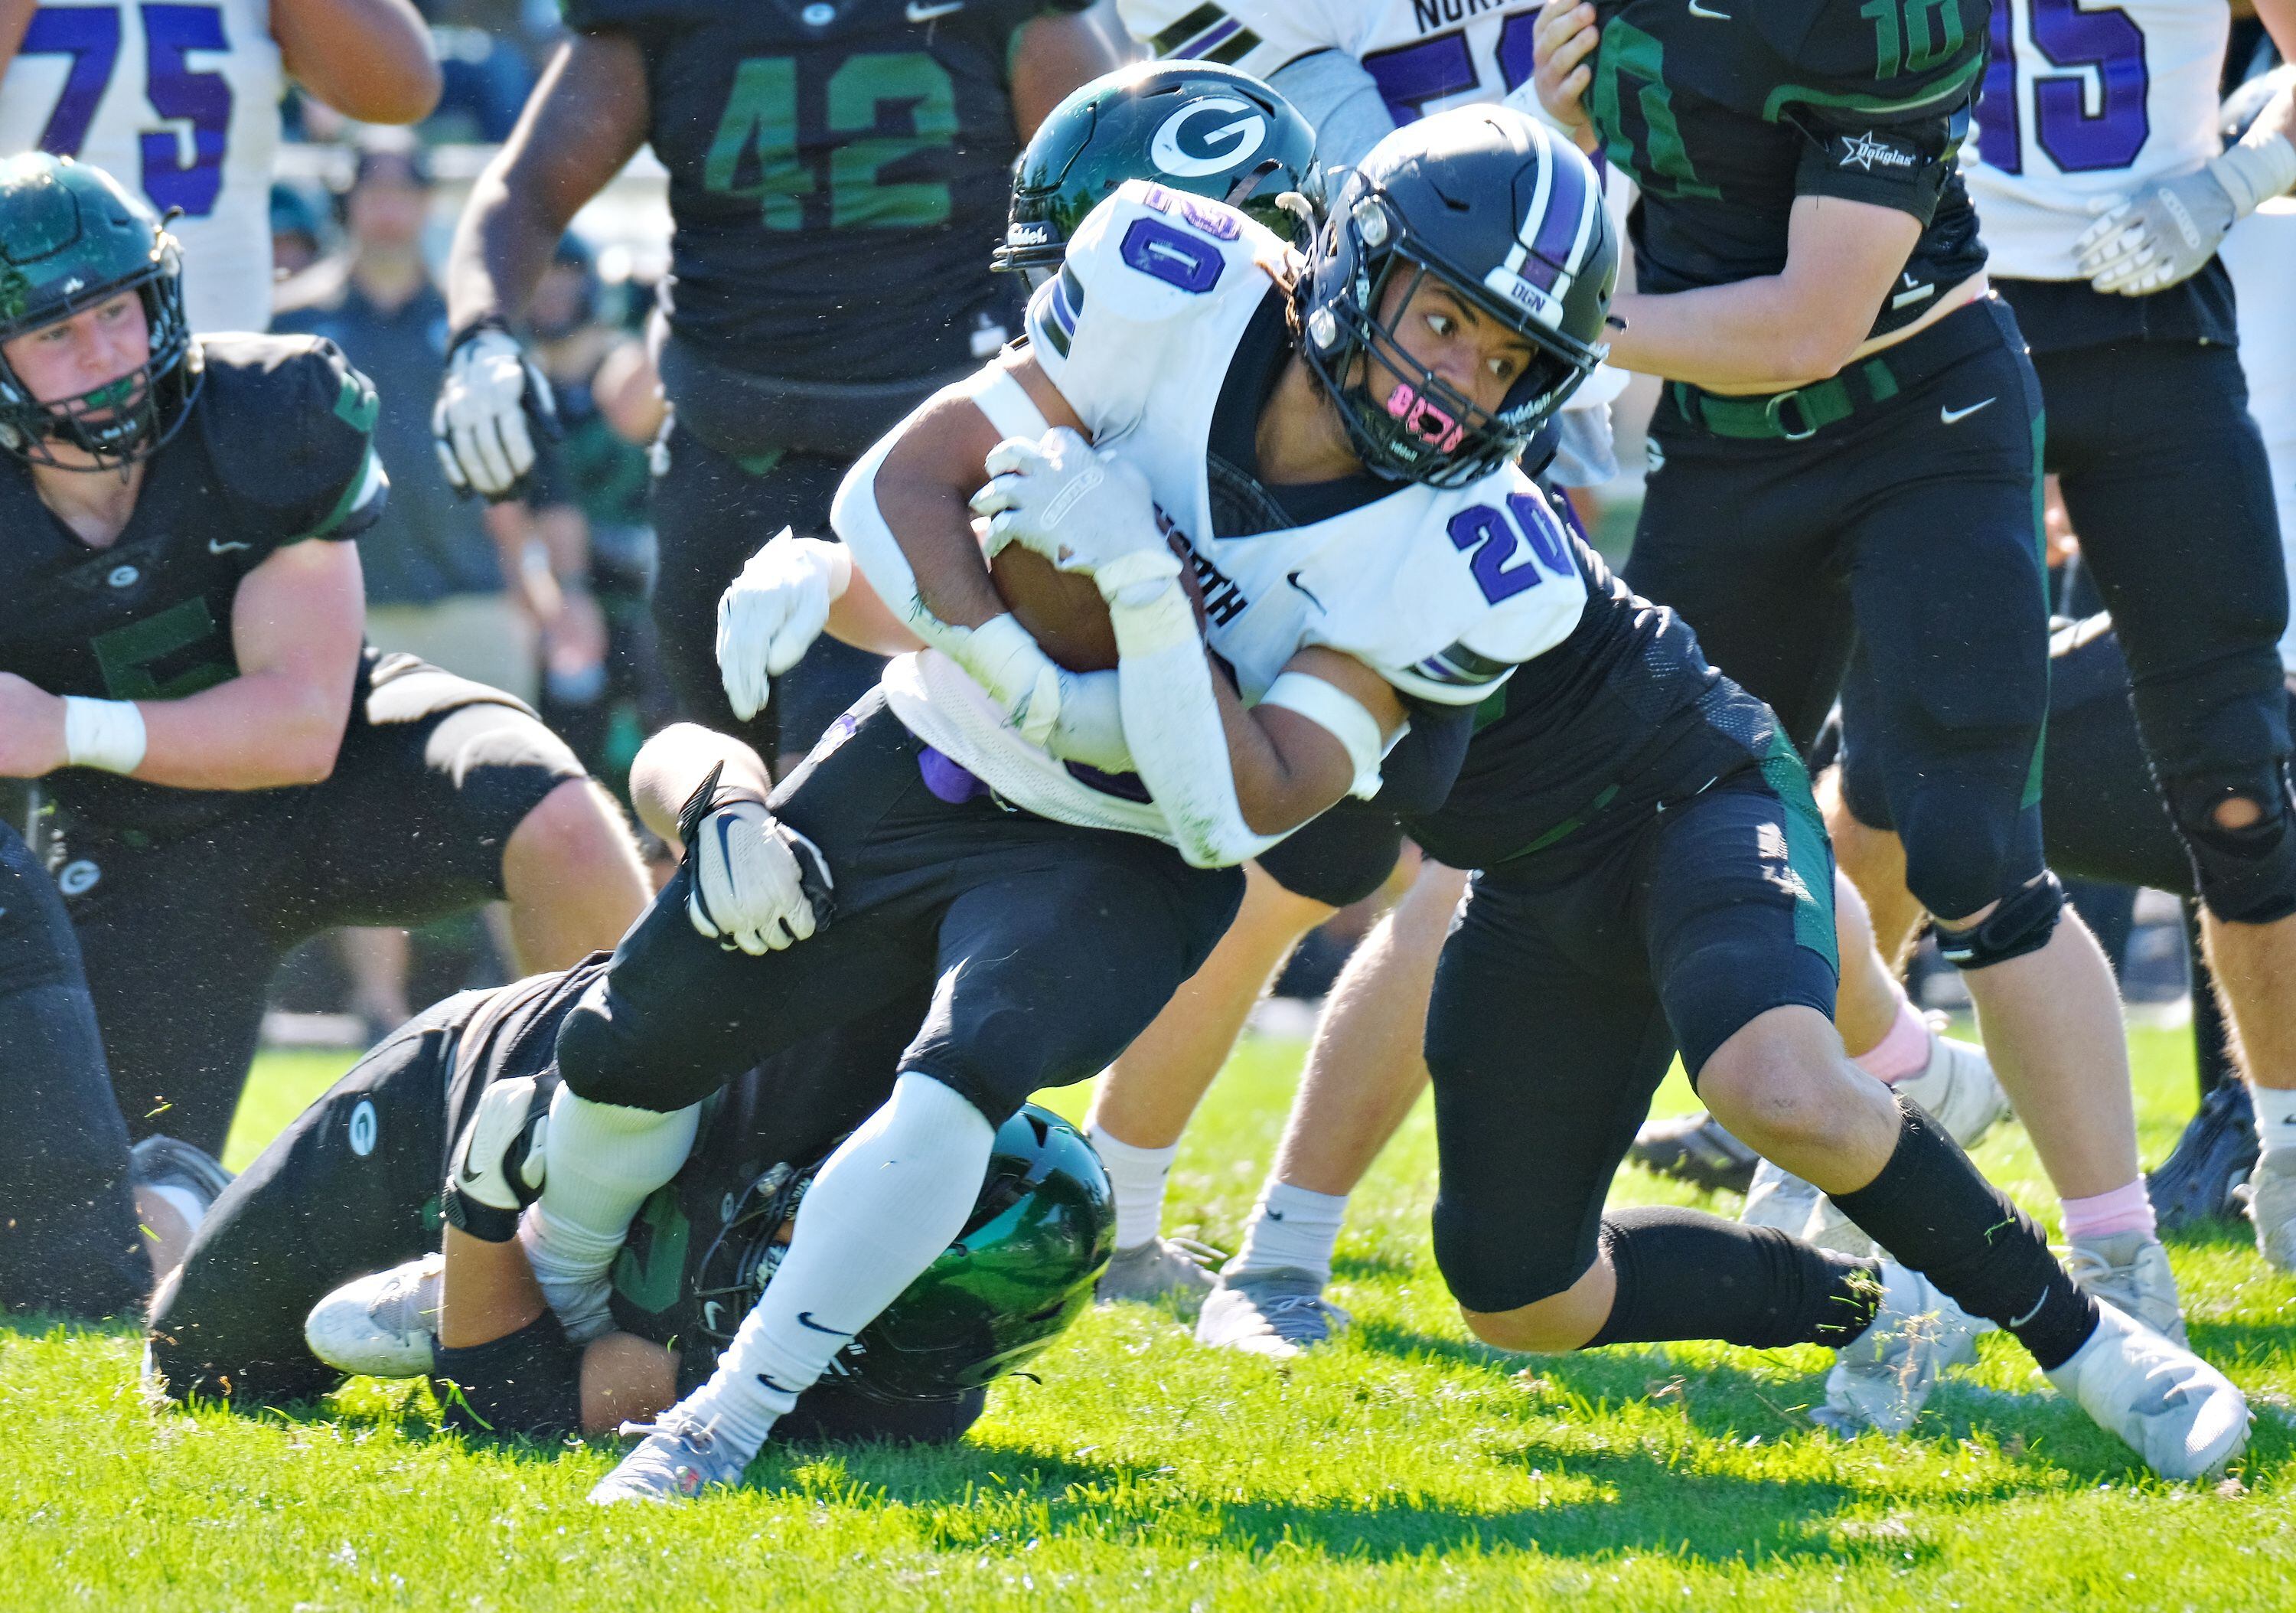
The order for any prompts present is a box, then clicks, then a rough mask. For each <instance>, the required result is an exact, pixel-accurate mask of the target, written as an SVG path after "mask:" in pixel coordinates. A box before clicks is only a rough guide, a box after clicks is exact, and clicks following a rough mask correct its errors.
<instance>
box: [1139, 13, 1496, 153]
mask: <svg viewBox="0 0 2296 1613" xmlns="http://www.w3.org/2000/svg"><path fill="white" fill-rule="evenodd" d="M1538 5H1539V0H1497V3H1496V4H1494V3H1493V0H1218V4H1204V5H1200V4H1195V3H1194V0H1117V5H1116V9H1117V12H1118V14H1119V15H1120V16H1121V17H1122V18H1123V19H1124V26H1125V27H1126V28H1128V29H1130V30H1131V32H1132V37H1134V38H1136V39H1137V40H1139V41H1140V42H1141V43H1142V44H1144V45H1147V46H1148V47H1149V48H1150V49H1151V50H1152V51H1154V52H1155V53H1156V54H1157V55H1159V56H1166V57H1173V58H1184V59H1189V60H1193V61H1200V62H1225V63H1226V64H1227V65H1228V66H1230V67H1233V68H1238V69H1241V70H1243V71H1244V72H1247V73H1251V74H1255V75H1257V76H1258V77H1259V78H1267V76H1268V75H1269V74H1270V73H1272V72H1274V71H1275V70H1276V69H1278V68H1280V67H1282V66H1283V65H1284V64H1285V63H1287V62H1296V61H1298V60H1299V59H1300V57H1302V56H1305V55H1308V54H1310V53H1313V52H1316V51H1324V50H1336V51H1344V52H1345V53H1347V54H1349V55H1350V56H1353V57H1354V58H1355V59H1356V60H1357V61H1358V62H1361V63H1363V67H1364V70H1365V72H1368V73H1369V74H1370V75H1371V76H1372V78H1373V81H1374V82H1375V83H1376V84H1377V85H1378V86H1379V88H1380V94H1381V95H1382V96H1383V97H1384V98H1385V100H1386V102H1387V107H1388V111H1390V112H1391V113H1393V114H1394V117H1395V120H1396V121H1397V122H1398V123H1408V122H1410V121H1411V120H1412V119H1415V118H1423V117H1425V116H1427V114H1428V113H1430V112H1439V111H1446V110H1447V109H1448V108H1451V107H1454V106H1468V105H1472V104H1474V103H1479V102H1486V101H1497V100H1499V99H1500V98H1502V97H1503V96H1505V95H1506V93H1507V92H1508V91H1509V90H1511V89H1513V88H1514V87H1516V86H1518V85H1521V84H1524V83H1527V82H1529V78H1530V69H1531V51H1530V43H1531V30H1532V26H1533V24H1534V23H1535V22H1536V21H1537V20H1538ZM1526 110H1530V109H1526Z"/></svg>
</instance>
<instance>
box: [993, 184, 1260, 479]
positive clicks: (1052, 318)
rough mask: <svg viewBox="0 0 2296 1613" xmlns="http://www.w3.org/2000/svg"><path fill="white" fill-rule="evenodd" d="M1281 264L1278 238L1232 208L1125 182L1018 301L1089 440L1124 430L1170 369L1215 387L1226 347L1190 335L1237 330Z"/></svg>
mask: <svg viewBox="0 0 2296 1613" xmlns="http://www.w3.org/2000/svg"><path fill="white" fill-rule="evenodd" d="M1282 264H1283V243H1282V242H1280V241H1278V240H1277V239H1276V238H1275V235H1273V234H1272V233H1271V232H1269V231H1268V230H1267V229H1266V228H1264V227H1263V226H1260V225H1259V224H1257V223H1255V222H1254V221H1253V220H1251V218H1246V217H1245V216H1244V215H1243V214H1242V213H1240V212H1238V211H1236V210H1234V208H1231V207H1227V206H1225V205H1223V204H1222V203H1220V202H1210V201H1206V200H1204V199H1203V198H1201V197H1198V196H1190V195H1185V194H1182V193H1178V192H1175V191H1169V190H1167V189H1165V188H1164V187H1163V186H1161V185H1152V184H1148V183H1146V182H1145V181H1143V180H1138V179H1133V180H1128V181H1126V182H1125V183H1124V184H1123V185H1119V186H1118V187H1117V190H1116V192H1115V193H1114V194H1112V195H1111V196H1110V197H1109V198H1108V200H1106V201H1105V202H1102V203H1101V204H1100V205H1099V206H1098V207H1096V208H1095V209H1093V210H1092V212H1091V213H1090V214H1089V215H1087V218H1085V221H1084V222H1083V223H1082V224H1080V225H1078V226H1077V233H1076V235H1074V236H1073V237H1072V238H1071V239H1070V243H1069V250H1068V258H1067V261H1066V262H1065V263H1064V264H1063V265H1062V269H1061V272H1060V273H1059V274H1058V275H1056V276H1054V277H1053V278H1052V279H1051V280H1049V281H1047V282H1046V284H1043V285H1042V286H1039V287H1038V288H1037V292H1036V295H1035V296H1033V297H1032V298H1030V299H1029V317H1028V329H1029V342H1030V345H1031V347H1032V349H1033V350H1034V352H1035V356H1036V359H1037V364H1038V365H1039V366H1041V367H1042V368H1043V370H1044V372H1045V374H1046V377H1047V378H1049V379H1050V380H1051V382H1052V383H1053V384H1054V386H1056V387H1058V388H1059V389H1060V391H1061V395H1062V397H1063V398H1065V399H1068V402H1069V406H1070V407H1071V408H1073V409H1075V410H1076V412H1077V413H1078V416H1081V417H1082V418H1083V420H1084V422H1085V424H1087V426H1089V427H1091V428H1092V430H1093V431H1094V432H1095V433H1098V432H1102V431H1104V430H1110V429H1115V428H1119V427H1122V426H1124V425H1128V424H1131V423H1132V422H1133V421H1135V420H1136V419H1137V418H1138V415H1139V410H1140V407H1141V406H1142V405H1143V404H1144V401H1145V399H1147V397H1148V395H1149V393H1150V391H1152V388H1153V387H1154V385H1155V384H1156V383H1158V382H1159V381H1160V380H1163V379H1166V378H1167V377H1168V376H1169V370H1170V366H1173V365H1175V364H1187V363H1201V364H1203V365H1204V366H1206V370H1207V373H1206V374H1205V375H1204V377H1203V382H1204V384H1205V385H1207V386H1209V387H1212V388H1214V389H1217V388H1218V385H1219V383H1220V378H1221V377H1222V376H1223V375H1224V374H1226V366H1227V361H1228V358H1229V357H1230V356H1231V353H1232V351H1233V342H1232V341H1231V342H1228V343H1226V344H1225V345H1219V344H1214V345H1215V346H1218V350H1217V351H1214V350H1210V349H1208V348H1207V347H1206V346H1205V344H1204V343H1203V342H1197V341H1195V340H1193V338H1194V337H1195V336H1196V335H1197V334H1198V333H1210V332H1211V331H1213V330H1215V329H1218V330H1221V331H1224V332H1226V333H1229V334H1230V335H1231V336H1232V335H1234V334H1240V333H1241V332H1242V328H1243V325H1244V324H1245V323H1246V322H1247V321H1249V320H1250V318H1251V314H1252V311H1253V310H1255V309H1258V308H1259V305H1260V303H1261V302H1262V301H1263V300H1265V299H1266V297H1267V293H1268V291H1269V289H1270V288H1271V287H1272V286H1273V285H1274V284H1275V274H1276V273H1277V272H1278V270H1279V269H1280V267H1281V266H1282ZM1231 326H1232V329H1231V328H1230V327H1231Z"/></svg>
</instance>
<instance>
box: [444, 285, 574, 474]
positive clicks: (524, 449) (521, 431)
mask: <svg viewBox="0 0 2296 1613" xmlns="http://www.w3.org/2000/svg"><path fill="white" fill-rule="evenodd" d="M537 430H538V431H539V432H541V433H542V434H543V436H544V437H545V439H555V438H556V437H557V435H558V400H557V399H556V397H555V396H554V395H553V393H552V392H551V390H550V383H549V381H548V380H547V379H545V377H544V375H543V374H542V372H541V371H540V370H538V369H537V368H535V366H534V363H533V361H532V360H531V359H529V358H527V356H526V350H525V349H524V348H522V347H521V346H520V345H519V344H518V341H517V339H516V338H515V337H513V336H512V335H511V333H509V332H507V331H504V330H499V329H496V327H494V326H492V325H480V326H479V327H477V328H476V329H474V330H472V331H471V332H470V333H468V334H466V335H465V336H463V339H462V340H461V341H460V342H456V343H455V345H454V346H453V347H452V348H450V349H449V350H447V380H446V383H445V384H444V385H442V386H441V387H440V388H439V403H438V407H435V408H433V409H432V410H431V411H430V435H431V438H432V440H433V446H434V447H436V448H437V449H438V450H439V468H440V469H442V470H444V471H445V472H446V473H447V482H448V484H449V485H450V486H452V487H453V488H454V490H455V491H456V492H458V493H470V492H477V493H481V494H483V495H485V496H486V497H487V498H488V499H503V498H511V497H512V495H513V494H515V493H516V492H517V491H518V490H519V484H520V483H521V482H522V481H525V479H526V477H527V474H528V473H529V472H531V471H532V470H533V469H534V434H535V432H537Z"/></svg>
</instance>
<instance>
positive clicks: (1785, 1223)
mask: <svg viewBox="0 0 2296 1613" xmlns="http://www.w3.org/2000/svg"><path fill="white" fill-rule="evenodd" d="M1824 1198H1825V1194H1823V1193H1821V1192H1819V1191H1818V1190H1817V1189H1816V1188H1814V1187H1812V1186H1810V1184H1809V1183H1808V1182H1806V1181H1803V1180H1802V1179H1801V1178H1800V1177H1799V1176H1796V1175H1795V1174H1793V1173H1792V1172H1791V1171H1788V1170H1787V1169H1786V1168H1785V1167H1784V1166H1783V1165H1779V1164H1772V1163H1771V1162H1770V1161H1769V1160H1767V1159H1765V1160H1763V1161H1762V1162H1761V1164H1758V1165H1756V1166H1755V1167H1754V1181H1753V1185H1752V1186H1751V1187H1749V1188H1748V1189H1746V1207H1745V1208H1743V1210H1740V1211H1739V1212H1738V1219H1739V1221H1740V1222H1743V1223H1744V1224H1745V1225H1747V1226H1750V1227H1775V1228H1776V1229H1777V1230H1779V1231H1781V1232H1784V1234H1785V1235H1786V1236H1787V1237H1789V1238H1800V1236H1801V1235H1802V1232H1803V1230H1804V1229H1806V1228H1807V1227H1808V1225H1809V1222H1810V1218H1811V1217H1812V1216H1813V1215H1815V1214H1816V1212H1817V1206H1818V1205H1819V1203H1820V1202H1821V1201H1822V1200H1823V1199H1824Z"/></svg>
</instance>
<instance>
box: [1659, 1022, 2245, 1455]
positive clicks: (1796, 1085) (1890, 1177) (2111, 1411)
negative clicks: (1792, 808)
mask: <svg viewBox="0 0 2296 1613" xmlns="http://www.w3.org/2000/svg"><path fill="white" fill-rule="evenodd" d="M1839 1046H1840V1044H1839V1041H1838V1040H1837V1039H1836V1038H1835V1037H1834V1036H1833V1031H1832V1027H1831V1026H1828V1025H1825V1024H1824V1021H1823V1018H1822V1016H1817V1015H1815V1014H1812V1013H1810V1012H1808V1010H1806V1009H1800V1008H1778V1009H1774V1010H1772V1011H1771V1012H1769V1013H1767V1014H1765V1015H1763V1016H1760V1017H1759V1018H1758V1019H1756V1020H1754V1021H1752V1022H1751V1023H1750V1024H1749V1025H1746V1026H1745V1027H1744V1028H1743V1030H1741V1031H1740V1032H1739V1033H1737V1035H1735V1036H1734V1037H1732V1038H1731V1040H1730V1041H1728V1042H1726V1043H1725V1044H1724V1046H1723V1047H1722V1048H1721V1049H1719V1050H1718V1051H1717V1052H1716V1054H1715V1055H1714V1056H1713V1058H1711V1059H1710V1060H1708V1061H1707V1063H1706V1065H1705V1066H1704V1067H1703V1068H1702V1071H1701V1073H1700V1082H1699V1084H1700V1090H1701V1091H1702V1093H1703V1094H1704V1095H1705V1097H1706V1099H1707V1101H1708V1102H1709V1103H1710V1104H1711V1105H1713V1107H1714V1109H1715V1112H1716V1113H1717V1114H1718V1115H1720V1116H1721V1117H1722V1119H1723V1121H1724V1123H1726V1124H1727V1125H1729V1126H1730V1127H1731V1129H1732V1130H1733V1131H1734V1132H1737V1133H1738V1134H1739V1135H1740V1136H1742V1137H1744V1138H1746V1139H1747V1140H1749V1141H1750V1142H1752V1143H1753V1144H1754V1145H1755V1146H1756V1147H1757V1148H1760V1149H1761V1150H1762V1151H1763V1152H1764V1154H1765V1155H1766V1156H1768V1157H1772V1158H1775V1159H1777V1160H1778V1162H1779V1163H1781V1164H1784V1165H1786V1166H1787V1167H1788V1168H1790V1169H1792V1170H1794V1171H1795V1172H1796V1173H1797V1174H1800V1175H1804V1176H1806V1177H1808V1179H1810V1180H1813V1181H1816V1183H1817V1184H1818V1185H1819V1187H1820V1188H1821V1189H1825V1190H1826V1191H1827V1192H1829V1193H1830V1195H1831V1196H1832V1197H1833V1200H1834V1202H1835V1203H1836V1204H1837V1205H1838V1206H1841V1209H1842V1210H1843V1211H1844V1212H1845V1213H1846V1214H1848V1215H1849V1217H1850V1219H1851V1220H1852V1221H1854V1222H1857V1224H1858V1225H1859V1226H1860V1227H1861V1228H1863V1229H1864V1230H1866V1232H1867V1233H1869V1234H1870V1235H1872V1236H1873V1237H1874V1239H1875V1240H1876V1241H1878V1242H1879V1243H1880V1244H1881V1246H1882V1247H1884V1248H1886V1249H1889V1250H1890V1252H1891V1253H1892V1254H1893V1255H1895V1256H1896V1257H1897V1258H1898V1259H1899V1260H1902V1261H1903V1262H1904V1263H1906V1264H1907V1266H1909V1267H1911V1268H1912V1269H1913V1270H1915V1271H1918V1272H1920V1273H1921V1274H1922V1276H1923V1277H1924V1278H1926V1279H1927V1280H1929V1281H1930V1282H1931V1283H1932V1284H1934V1285H1935V1287H1936V1288H1937V1289H1938V1290H1939V1292H1940V1293H1942V1294H1944V1295H1945V1296H1947V1297H1948V1298H1949V1299H1951V1300H1952V1301H1953V1302H1954V1303H1955V1304H1957V1305H1959V1306H1960V1307H1961V1308H1962V1309H1963V1310H1964V1311H1966V1312H1969V1313H1972V1315H1976V1316H1981V1317H1984V1318H1986V1319H1987V1320H1989V1321H1993V1322H1995V1323H1996V1324H1997V1325H1998V1326H2000V1327H2001V1328H2003V1329H2006V1330H2007V1331H2008V1332H2010V1333H2011V1334H2013V1336H2014V1337H2016V1338H2017V1340H2018V1341H2019V1342H2020V1343H2021V1344H2022V1345H2024V1346H2025V1347H2026V1348H2027V1349H2028V1350H2029V1351H2030V1352H2031V1354H2032V1355H2033V1357H2034V1359H2035V1361H2037V1362H2038V1363H2039V1364H2040V1366H2041V1368H2042V1370H2044V1371H2045V1372H2046V1373H2047V1374H2048V1375H2049V1377H2050V1379H2051V1381H2052V1382H2054V1383H2055V1384H2056V1386H2057V1387H2058V1388H2059V1389H2061V1390H2062V1391H2063V1392H2064V1393H2065V1394H2067V1395H2071V1396H2072V1397H2073V1398H2074V1399H2076V1400H2078V1401H2079V1403H2080V1404H2081V1406H2082V1408H2083V1409H2084V1410H2085V1411H2087V1412H2088V1413H2089V1415H2090V1416H2092V1417H2093V1418H2095V1420H2097V1421H2098V1422H2099V1423H2100V1424H2101V1425H2103V1427H2105V1428H2108V1429H2110V1430H2111V1431H2112V1432H2113V1433H2114V1434H2116V1435H2118V1436H2120V1438H2122V1439H2123V1440H2125V1441H2126V1442H2127V1443H2128V1444H2129V1445H2130V1446H2132V1447H2133V1448H2134V1449H2135V1450H2136V1451H2137V1452H2138V1453H2139V1454H2141V1455H2142V1456H2143V1457H2144V1460H2145V1461H2146V1462H2147V1463H2148V1464H2149V1465H2150V1466H2152V1467H2153V1469H2154V1470H2155V1471H2157V1472H2159V1473H2161V1475H2162V1476H2163V1477H2171V1478H2194V1477H2200V1476H2202V1474H2205V1473H2207V1472H2210V1471H2211V1470H2213V1469H2218V1468H2220V1467H2222V1466H2223V1464H2224V1463H2225V1462H2226V1461H2229V1460H2231V1458H2232V1457H2233V1456H2235V1455H2236V1454H2237V1453H2239V1452H2240V1450H2241V1449H2242V1448H2243V1446H2244V1445H2245V1444H2247V1438H2248V1409H2247V1403H2246V1402H2245V1401H2244V1400H2243V1398H2242V1396H2241V1394H2240V1391H2239V1390H2238V1389H2236V1388H2235V1387H2233V1385H2232V1384H2231V1383H2230V1382H2229V1381H2228V1380H2227V1379H2226V1378H2225V1377H2224V1376H2223V1374H2221V1373H2219V1372H2218V1371H2217V1370H2216V1369H2215V1368H2213V1367H2211V1366H2210V1365H2208V1364H2207V1363H2206V1362H2203V1361H2202V1360H2201V1359H2200V1358H2199V1357H2198V1356H2196V1355H2194V1354H2192V1353H2191V1352H2190V1351H2189V1350H2186V1349H2185V1348H2184V1347H2182V1346H2179V1345H2177V1344H2176V1343H2174V1342H2173V1341H2171V1340H2169V1338H2167V1337H2163V1336H2161V1334H2159V1333H2157V1332H2155V1331H2153V1329H2150V1328H2148V1327H2145V1326H2144V1325H2143V1324H2142V1323H2141V1322H2138V1321H2134V1320H2132V1319H2130V1318H2129V1317H2128V1315H2127V1314H2125V1313H2122V1312H2120V1310H2118V1309H2117V1308H2116V1307H2114V1306H2112V1305H2111V1304H2103V1303H2101V1302H2099V1301H2098V1300H2097V1299H2095V1297H2093V1296H2092V1295H2091V1293H2090V1292H2089V1291H2087V1290H2086V1289H2084V1288H2082V1287H2081V1286H2080V1285H2079V1284H2077V1283H2076V1282H2075V1281H2074V1280H2073V1279H2072V1276H2071V1273H2069V1272H2068V1271H2066V1270H2065V1269H2064V1268H2063V1267H2062V1266H2060V1265H2059V1264H2058V1263H2057V1262H2056V1260H2055V1259H2054V1256H2052V1255H2050V1253H2049V1248H2048V1245H2047V1243H2046V1239H2044V1238H2043V1236H2042V1233H2041V1230H2040V1229H2039V1227H2038V1226H2037V1225H2036V1224H2035V1223H2034V1222H2033V1221H2032V1220H2031V1218H2030V1217H2029V1216H2027V1215H2025V1214H2023V1212H2021V1211H2020V1210H2018V1209H2017V1208H2016V1206H2014V1205H2013V1204H2012V1203H2010V1201H2009V1199H2008V1198H2007V1197H2005V1195H2004V1194H2002V1193H2001V1191H2000V1190H1999V1189H1997V1188H1995V1187H1993V1186H1992V1185H1991V1184H1990V1183H1989V1182H1987V1181H1985V1179H1984V1178H1983V1177H1982V1176H1980V1175H1979V1174H1978V1173H1977V1170H1976V1167H1975V1166H1973V1165H1972V1164H1970V1163H1969V1157H1968V1156H1967V1155H1965V1154H1964V1153H1963V1152H1962V1151H1961V1149H1960V1148H1959V1147H1958V1146H1956V1144H1955V1143H1954V1141H1953V1140H1952V1138H1951V1137H1950V1136H1948V1134H1947V1133H1946V1132H1945V1131H1944V1130H1943V1128H1942V1127H1940V1126H1939V1125H1938V1124H1937V1123H1935V1122H1933V1121H1931V1119H1930V1118H1929V1117H1928V1116H1927V1115H1923V1113H1922V1112H1921V1111H1920V1110H1919V1109H1916V1108H1911V1107H1902V1106H1901V1105H1899V1104H1898V1103H1897V1102H1895V1101H1893V1100H1892V1099H1890V1097H1889V1095H1888V1094H1886V1093H1885V1092H1884V1091H1883V1090H1882V1089H1881V1088H1880V1087H1879V1086H1878V1085H1877V1084H1875V1083H1874V1082H1871V1081H1870V1080H1868V1079H1866V1077H1864V1076H1863V1075H1862V1074H1858V1073H1857V1072H1856V1071H1854V1070H1852V1069H1851V1068H1850V1067H1849V1066H1848V1065H1847V1064H1846V1062H1845V1061H1843V1060H1842V1059H1841V1058H1840V1056H1839V1053H1838V1049H1839ZM1877 1158H1878V1159H1880V1160H1881V1161H1882V1163H1881V1164H1879V1166H1878V1167H1877V1166H1876V1164H1875V1163H1874V1162H1875V1160H1876V1159H1877Z"/></svg>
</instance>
